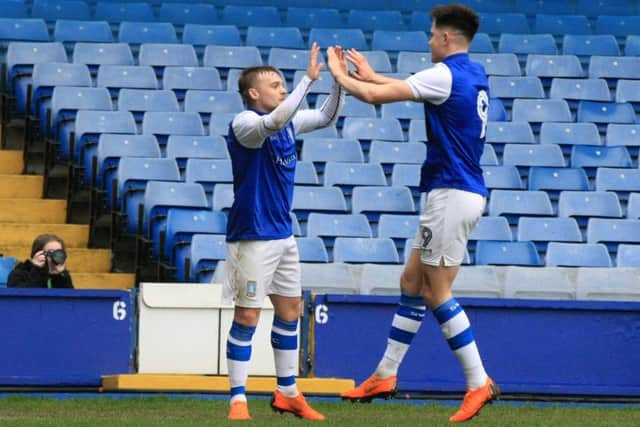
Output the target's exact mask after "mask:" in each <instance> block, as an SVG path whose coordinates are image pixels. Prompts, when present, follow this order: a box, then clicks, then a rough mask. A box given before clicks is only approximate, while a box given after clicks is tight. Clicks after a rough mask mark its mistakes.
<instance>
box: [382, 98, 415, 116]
mask: <svg viewBox="0 0 640 427" xmlns="http://www.w3.org/2000/svg"><path fill="white" fill-rule="evenodd" d="M380 111H381V116H382V118H393V119H404V120H411V119H424V104H423V103H421V102H413V101H399V102H391V103H388V104H382V107H381V110H380Z"/></svg>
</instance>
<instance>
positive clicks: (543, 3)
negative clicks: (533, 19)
mask: <svg viewBox="0 0 640 427" xmlns="http://www.w3.org/2000/svg"><path fill="white" fill-rule="evenodd" d="M515 10H517V11H520V12H522V13H526V14H527V15H536V14H538V13H548V14H554V15H570V14H573V13H575V12H576V10H575V4H574V3H573V2H557V1H553V0H516V4H515Z"/></svg>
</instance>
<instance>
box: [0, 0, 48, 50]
mask: <svg viewBox="0 0 640 427" xmlns="http://www.w3.org/2000/svg"><path fill="white" fill-rule="evenodd" d="M3 6H4V5H3ZM3 15H4V14H3ZM49 40H51V39H50V37H49V31H48V30H47V24H46V23H45V22H44V20H42V19H12V18H10V17H8V16H5V17H3V18H0V59H3V60H4V56H5V53H6V49H7V46H8V44H9V43H10V42H13V41H21V42H26V41H29V42H48V41H49Z"/></svg>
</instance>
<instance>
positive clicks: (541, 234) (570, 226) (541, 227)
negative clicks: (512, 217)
mask: <svg viewBox="0 0 640 427" xmlns="http://www.w3.org/2000/svg"><path fill="white" fill-rule="evenodd" d="M518 240H519V241H532V242H535V243H536V244H538V245H539V246H538V250H543V249H545V248H546V244H547V243H548V242H582V233H581V232H580V228H579V227H578V223H577V222H576V220H575V219H574V218H527V217H521V218H520V219H519V220H518ZM542 244H543V245H544V247H543V246H542Z"/></svg>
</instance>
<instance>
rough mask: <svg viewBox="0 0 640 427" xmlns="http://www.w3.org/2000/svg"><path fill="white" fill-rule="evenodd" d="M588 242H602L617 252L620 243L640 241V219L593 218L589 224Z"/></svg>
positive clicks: (636, 242) (637, 242)
mask: <svg viewBox="0 0 640 427" xmlns="http://www.w3.org/2000/svg"><path fill="white" fill-rule="evenodd" d="M587 242H589V243H602V244H604V245H606V246H607V248H608V250H609V252H615V251H616V250H617V249H618V244H619V243H632V244H639V243H640V220H637V219H610V218H591V219H589V223H588V224H587Z"/></svg>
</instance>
